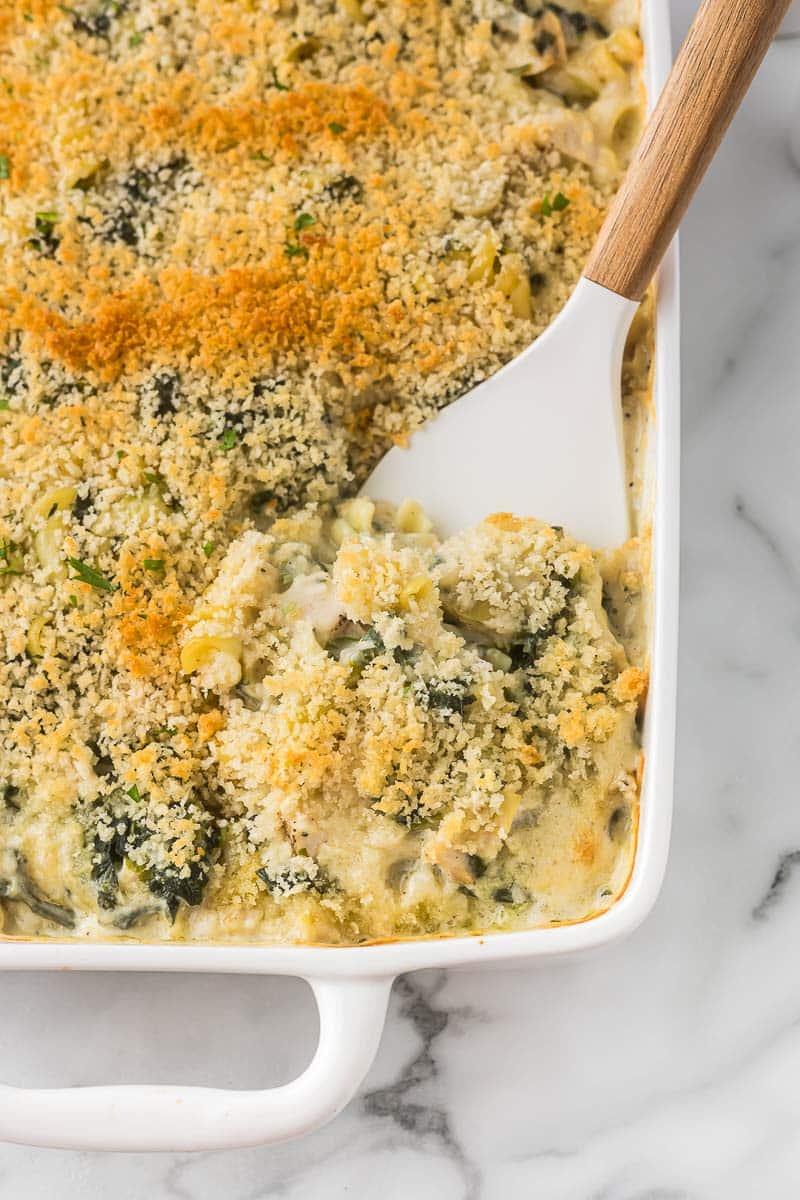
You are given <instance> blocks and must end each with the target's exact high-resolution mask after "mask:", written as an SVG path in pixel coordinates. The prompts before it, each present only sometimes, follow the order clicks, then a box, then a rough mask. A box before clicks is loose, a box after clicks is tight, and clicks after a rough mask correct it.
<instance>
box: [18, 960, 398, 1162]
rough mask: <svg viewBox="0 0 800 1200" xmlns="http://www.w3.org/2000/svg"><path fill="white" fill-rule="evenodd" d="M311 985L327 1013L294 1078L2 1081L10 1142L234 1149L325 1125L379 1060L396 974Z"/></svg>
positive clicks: (85, 1146)
mask: <svg viewBox="0 0 800 1200" xmlns="http://www.w3.org/2000/svg"><path fill="white" fill-rule="evenodd" d="M308 983H309V984H310V985H311V988H312V990H313V992H314V999H315V1000H316V1004H317V1009H318V1011H319V1043H318V1045H317V1050H316V1053H315V1055H314V1057H313V1059H312V1060H311V1062H310V1064H309V1065H308V1067H307V1068H306V1070H305V1071H304V1072H303V1073H302V1075H299V1076H298V1077H297V1079H294V1080H292V1082H291V1083H286V1084H283V1085H282V1086H281V1087H276V1088H269V1089H266V1090H264V1091H228V1090H225V1089H222V1088H206V1087H170V1086H163V1085H161V1084H149V1085H140V1084H125V1085H113V1086H103V1087H68V1088H16V1087H7V1086H0V1140H2V1141H6V1142H20V1143H22V1144H23V1145H28V1146H48V1147H53V1148H58V1149H65V1150H122V1151H128V1152H130V1151H150V1150H173V1151H186V1150H227V1149H233V1148H235V1147H242V1146H257V1145H262V1144H265V1143H269V1142H280V1141H284V1140H287V1139H289V1138H293V1137H297V1136H299V1135H300V1134H302V1133H308V1132H310V1131H311V1130H312V1129H317V1128H318V1127H319V1126H320V1125H324V1124H325V1122H326V1121H330V1120H331V1119H332V1118H333V1117H335V1116H336V1114H337V1113H338V1112H340V1111H341V1110H342V1109H343V1108H344V1106H345V1105H346V1104H347V1103H348V1101H349V1100H351V1099H352V1097H353V1096H354V1095H355V1093H356V1091H357V1089H358V1087H359V1085H360V1084H361V1082H362V1081H363V1079H364V1077H365V1076H366V1074H367V1071H368V1070H369V1068H370V1066H371V1065H372V1061H373V1059H374V1057H375V1055H376V1053H377V1050H378V1045H379V1043H380V1040H381V1033H382V1031H383V1026H384V1022H385V1019H386V1010H387V1007H388V1003H389V992H390V990H391V986H392V979H391V978H387V979H384V978H380V979H372V978H369V979H364V978H360V979H339V978H336V979H309V980H308Z"/></svg>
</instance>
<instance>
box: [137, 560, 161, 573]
mask: <svg viewBox="0 0 800 1200" xmlns="http://www.w3.org/2000/svg"><path fill="white" fill-rule="evenodd" d="M142 566H143V567H144V569H145V571H153V572H154V573H155V574H159V573H160V572H162V571H163V570H164V560H163V558H145V559H144V560H143V561H142Z"/></svg>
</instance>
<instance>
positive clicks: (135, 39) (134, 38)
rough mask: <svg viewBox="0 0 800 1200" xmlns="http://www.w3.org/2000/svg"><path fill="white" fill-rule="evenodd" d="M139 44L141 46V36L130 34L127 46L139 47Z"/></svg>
mask: <svg viewBox="0 0 800 1200" xmlns="http://www.w3.org/2000/svg"><path fill="white" fill-rule="evenodd" d="M141 44H142V34H141V33H132V34H131V36H130V37H129V38H128V45H129V46H141Z"/></svg>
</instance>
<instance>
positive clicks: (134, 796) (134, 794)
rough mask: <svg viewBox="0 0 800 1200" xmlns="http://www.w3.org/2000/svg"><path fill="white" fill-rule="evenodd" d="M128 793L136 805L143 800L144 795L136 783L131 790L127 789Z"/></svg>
mask: <svg viewBox="0 0 800 1200" xmlns="http://www.w3.org/2000/svg"><path fill="white" fill-rule="evenodd" d="M126 793H127V795H129V796H130V798H131V800H132V801H133V802H134V804H138V803H139V801H140V800H141V798H142V794H141V792H140V791H139V789H138V787H137V786H136V784H135V783H132V784H131V786H130V787H129V788H126Z"/></svg>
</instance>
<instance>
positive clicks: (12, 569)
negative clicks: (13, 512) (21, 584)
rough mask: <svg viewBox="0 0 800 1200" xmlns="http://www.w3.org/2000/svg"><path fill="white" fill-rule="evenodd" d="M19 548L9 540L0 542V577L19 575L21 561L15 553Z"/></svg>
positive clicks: (20, 572) (5, 539)
mask: <svg viewBox="0 0 800 1200" xmlns="http://www.w3.org/2000/svg"><path fill="white" fill-rule="evenodd" d="M18 550H19V546H18V545H17V543H16V542H12V540H11V539H10V538H3V539H2V541H0V564H1V565H0V575H21V574H22V559H21V558H20V556H19V555H18V553H17V551H18Z"/></svg>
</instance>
